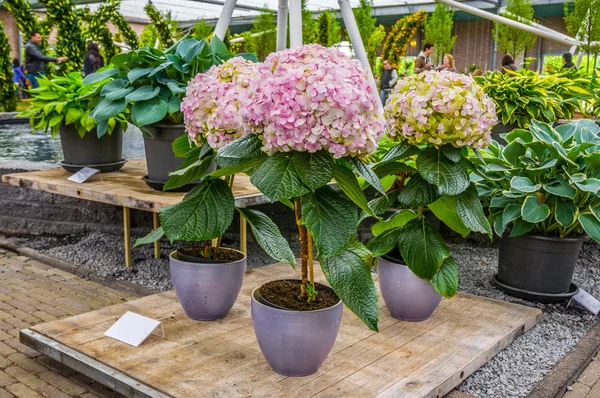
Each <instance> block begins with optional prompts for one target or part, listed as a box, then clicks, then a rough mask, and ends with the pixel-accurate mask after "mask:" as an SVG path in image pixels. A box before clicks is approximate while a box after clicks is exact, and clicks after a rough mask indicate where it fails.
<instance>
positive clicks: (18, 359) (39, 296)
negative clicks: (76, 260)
mask: <svg viewBox="0 0 600 398" xmlns="http://www.w3.org/2000/svg"><path fill="white" fill-rule="evenodd" d="M133 298H135V297H134V296H131V295H130V294H128V293H124V292H120V291H118V290H114V289H110V288H108V287H105V286H102V285H100V284H98V283H94V282H90V281H87V280H85V279H82V278H79V277H77V276H75V275H73V274H70V273H68V272H64V271H62V270H59V269H56V268H52V267H50V266H47V265H45V264H42V263H40V262H37V261H34V260H31V259H29V258H28V257H25V256H19V255H18V254H16V253H12V252H9V251H5V250H3V249H0V398H10V397H19V398H21V397H22V398H39V397H48V398H69V397H80V398H99V397H109V398H120V397H121V395H120V394H117V393H115V392H113V391H111V390H109V389H107V388H106V387H104V386H102V385H101V384H99V383H96V382H94V381H93V380H91V379H89V378H88V377H86V376H83V375H82V374H79V373H77V372H75V371H73V370H71V369H69V368H67V367H65V366H63V365H61V364H60V363H58V362H56V361H54V360H53V359H50V358H48V357H46V356H44V355H41V354H40V353H38V352H37V351H35V350H32V349H31V348H29V347H27V346H25V345H23V344H21V343H20V342H19V330H21V329H24V328H27V327H30V326H33V325H36V324H39V323H44V322H48V321H52V320H55V319H60V318H65V317H69V316H72V315H77V314H81V313H84V312H88V311H92V310H96V309H99V308H103V307H106V306H108V305H112V304H117V303H120V302H123V301H127V300H130V299H133Z"/></svg>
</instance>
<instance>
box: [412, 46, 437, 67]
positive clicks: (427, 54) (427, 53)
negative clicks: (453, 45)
mask: <svg viewBox="0 0 600 398" xmlns="http://www.w3.org/2000/svg"><path fill="white" fill-rule="evenodd" d="M432 53H433V44H431V43H425V45H424V46H423V51H421V52H420V53H419V55H418V56H417V59H416V61H415V74H416V73H421V72H423V71H426V70H431V69H432V68H433V64H432V63H431V54H432Z"/></svg>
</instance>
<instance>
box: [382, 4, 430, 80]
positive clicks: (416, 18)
mask: <svg viewBox="0 0 600 398" xmlns="http://www.w3.org/2000/svg"><path fill="white" fill-rule="evenodd" d="M426 20H427V13H426V12H425V11H423V10H420V11H417V12H415V13H414V14H412V15H407V16H405V17H403V18H401V19H399V20H398V21H397V22H396V23H395V24H394V26H392V31H391V32H390V33H389V34H388V35H387V37H386V38H385V42H384V43H383V53H382V56H383V59H387V60H389V61H390V63H391V64H392V66H393V67H394V68H396V69H398V67H399V65H400V60H401V58H402V57H403V56H404V55H406V49H407V48H408V43H410V41H411V40H412V39H413V38H414V37H415V35H416V34H417V30H418V29H419V28H421V26H423V24H424V23H425V21H426Z"/></svg>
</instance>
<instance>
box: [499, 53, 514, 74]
mask: <svg viewBox="0 0 600 398" xmlns="http://www.w3.org/2000/svg"><path fill="white" fill-rule="evenodd" d="M507 70H512V71H513V72H516V70H517V67H516V66H515V60H514V59H513V57H511V56H510V55H508V54H507V55H505V56H504V58H502V66H501V67H500V72H502V73H506V71H507Z"/></svg>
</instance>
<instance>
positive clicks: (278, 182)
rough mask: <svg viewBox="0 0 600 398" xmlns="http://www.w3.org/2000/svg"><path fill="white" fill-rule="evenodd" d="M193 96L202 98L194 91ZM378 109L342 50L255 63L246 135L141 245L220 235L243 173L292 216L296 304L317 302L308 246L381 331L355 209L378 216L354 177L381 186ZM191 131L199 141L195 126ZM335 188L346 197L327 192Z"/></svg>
mask: <svg viewBox="0 0 600 398" xmlns="http://www.w3.org/2000/svg"><path fill="white" fill-rule="evenodd" d="M225 91H226V90H225ZM216 92H219V90H217V91H216ZM188 93H189V94H192V95H196V94H195V93H197V92H196V91H195V89H192V88H190V90H189V91H188ZM226 96H227V94H226V93H224V94H223V97H221V94H216V97H215V98H216V101H217V102H219V101H221V100H223V101H225V98H226ZM201 98H203V96H201ZM378 101H379V99H378V96H377V93H376V92H374V91H373V90H372V88H371V86H370V85H369V83H368V79H367V78H366V75H365V73H364V71H363V69H362V68H361V67H360V65H359V63H358V61H356V60H348V59H347V58H346V57H345V56H344V55H343V54H342V53H341V52H338V51H337V50H334V49H326V48H324V47H321V46H320V45H316V44H312V45H306V46H302V47H299V48H295V49H290V50H284V51H280V52H277V53H273V54H271V55H269V56H268V57H267V59H266V61H265V62H264V63H262V64H258V65H257V67H256V69H255V71H254V77H252V78H251V79H250V82H249V88H248V92H247V98H245V99H243V100H242V104H241V105H240V110H241V112H239V114H240V115H241V117H242V118H241V119H240V121H239V122H240V123H241V125H242V127H243V128H244V129H245V133H244V134H243V135H242V136H241V137H239V138H236V135H237V134H238V132H237V131H236V132H235V133H234V134H233V137H232V138H234V139H233V140H232V141H231V142H229V143H228V144H227V145H225V146H223V147H221V148H219V149H218V151H217V155H216V160H217V163H218V164H219V166H220V167H221V169H219V170H217V171H216V172H214V173H212V174H211V175H210V176H207V177H204V178H203V179H202V182H201V183H200V184H199V185H198V186H197V187H196V188H194V189H193V190H192V191H191V192H190V193H188V194H187V195H186V197H185V198H184V200H183V201H182V202H181V203H179V204H176V205H173V206H170V207H167V208H165V209H163V210H162V211H161V212H160V218H161V229H160V230H158V231H155V232H153V236H151V237H148V239H146V240H145V242H149V241H151V240H152V239H156V238H157V237H159V236H161V234H163V233H164V234H165V235H166V236H167V237H168V238H169V239H170V240H171V241H174V240H184V241H204V240H209V239H214V238H218V237H219V236H221V234H223V233H224V232H225V230H226V229H227V228H228V227H229V225H230V224H231V221H232V217H233V213H234V210H235V206H234V198H233V195H232V192H231V189H230V188H229V186H228V185H227V183H226V182H225V181H224V180H222V179H221V177H223V176H232V175H234V174H235V173H246V174H248V175H250V180H251V182H252V183H253V184H254V185H255V186H256V187H257V188H258V189H259V190H260V191H261V192H262V193H263V194H264V195H266V196H267V197H268V198H269V199H271V200H273V201H281V202H282V203H284V204H286V205H287V206H289V207H290V209H291V210H292V211H293V213H294V215H295V219H296V222H297V227H298V231H299V236H300V242H301V278H302V283H301V290H300V294H299V297H298V300H300V301H303V302H309V301H311V300H315V295H317V297H318V294H319V292H318V291H316V290H315V284H314V280H313V272H312V267H313V261H312V249H310V248H311V247H312V245H313V244H314V246H315V247H316V249H317V259H318V260H319V263H320V265H321V267H322V269H323V271H324V274H325V276H326V277H327V280H328V281H329V283H330V285H331V287H332V288H333V289H334V290H335V292H336V293H337V295H338V296H339V297H340V298H341V300H342V301H343V302H344V303H345V304H346V306H347V307H348V308H349V309H351V310H352V311H354V312H355V313H356V314H357V315H358V316H359V317H360V318H361V319H362V320H363V321H364V322H365V323H366V324H367V325H368V327H369V328H371V329H373V330H377V320H378V304H377V293H376V290H375V286H374V283H373V280H372V278H371V272H370V270H371V261H372V256H371V253H370V252H369V250H367V249H366V247H365V246H364V245H363V244H362V243H360V242H359V241H358V240H357V237H356V234H357V228H358V211H357V208H356V206H358V207H359V208H360V209H362V210H363V211H365V212H366V213H368V214H371V215H375V214H374V212H373V211H372V210H371V209H370V208H369V206H368V204H367V199H366V197H365V195H364V193H363V191H362V190H361V189H360V186H359V182H358V179H357V177H356V174H358V175H361V176H363V177H364V178H365V179H366V180H367V181H368V182H369V183H371V184H373V186H375V187H379V186H380V183H379V180H378V179H377V176H376V175H375V174H374V173H373V171H372V170H371V169H369V168H368V167H367V166H366V165H365V164H364V163H363V161H362V160H361V158H362V157H364V156H366V155H368V154H370V153H371V152H373V151H374V150H375V149H376V147H377V142H378V140H379V138H380V136H381V135H382V134H383V127H384V126H383V117H382V112H381V105H380V103H379V102H378ZM234 104H235V101H234ZM234 106H235V105H234ZM196 112H199V113H196ZM219 112H223V113H222V114H221V116H223V117H219V118H214V119H212V121H213V122H216V123H219V125H221V126H225V125H227V122H226V120H225V119H224V116H225V115H227V110H226V109H221V110H219ZM187 113H188V111H186V114H187ZM190 115H191V117H192V118H196V117H202V118H203V120H198V123H199V126H201V127H202V128H204V127H205V124H204V118H205V117H206V115H205V114H204V110H202V109H200V108H198V110H197V111H195V112H191V113H190ZM206 120H211V119H210V118H208V119H206ZM191 123H192V125H193V122H191ZM221 123H222V124H221ZM188 125H189V124H188ZM212 126H213V127H214V126H216V124H213V125H212ZM188 131H189V132H190V133H191V134H192V135H193V137H192V138H193V139H194V140H197V139H198V137H197V131H196V127H193V129H191V130H188ZM222 133H225V134H226V135H227V134H228V133H227V132H225V131H222V132H220V133H219V134H217V136H216V138H218V139H217V140H216V141H215V142H214V143H213V145H215V144H218V142H219V141H222V138H223V135H222ZM355 173H356V174H355ZM332 180H334V181H336V182H337V183H338V185H339V187H340V188H341V190H342V191H343V193H338V192H336V191H335V190H334V189H333V188H331V187H330V186H329V183H330V182H331V181H332ZM237 210H238V211H239V212H240V214H241V215H242V216H243V217H245V218H246V220H247V221H248V223H249V225H250V228H251V230H252V232H253V234H254V236H255V238H256V241H257V243H258V244H259V245H260V246H261V247H262V248H263V249H264V250H265V251H266V252H267V253H268V254H269V255H270V256H271V257H273V258H274V259H276V260H278V261H284V262H287V263H290V264H292V265H293V264H295V260H294V255H293V253H292V250H291V249H290V246H289V244H288V242H287V241H286V240H285V239H284V238H283V237H282V235H281V233H280V232H279V230H278V228H277V227H276V225H275V223H274V222H273V221H272V220H271V219H270V218H269V217H267V216H266V215H265V214H263V213H261V212H259V211H256V210H253V209H247V208H239V209H237Z"/></svg>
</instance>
